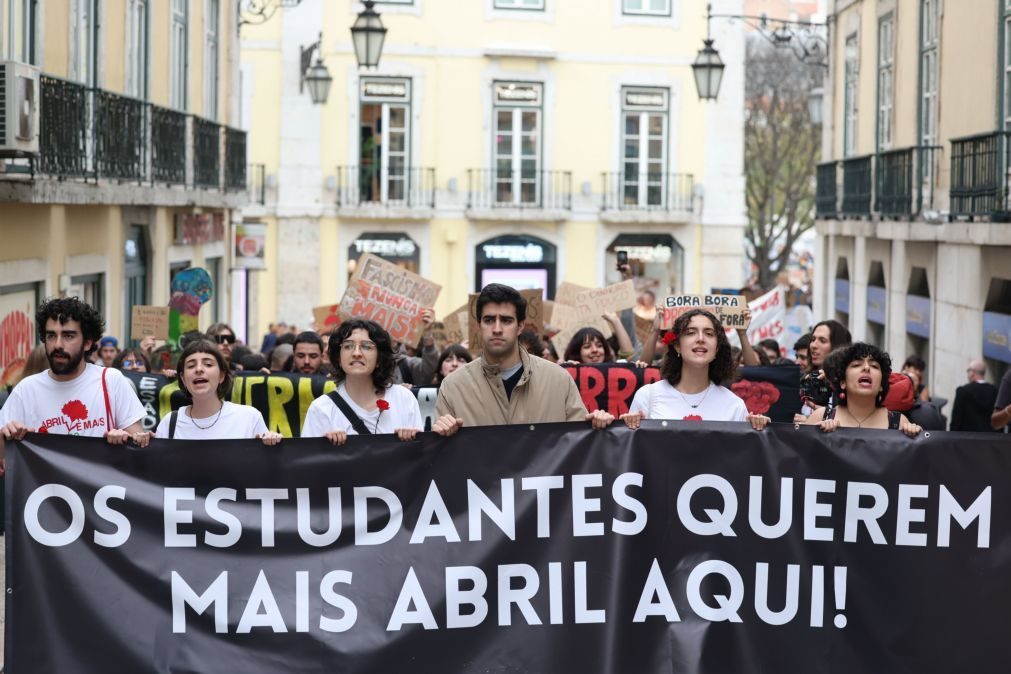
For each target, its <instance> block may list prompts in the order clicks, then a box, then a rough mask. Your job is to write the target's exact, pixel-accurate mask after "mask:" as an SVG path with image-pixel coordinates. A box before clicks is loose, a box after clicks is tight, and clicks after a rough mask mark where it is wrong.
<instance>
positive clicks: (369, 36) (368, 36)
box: [351, 0, 386, 68]
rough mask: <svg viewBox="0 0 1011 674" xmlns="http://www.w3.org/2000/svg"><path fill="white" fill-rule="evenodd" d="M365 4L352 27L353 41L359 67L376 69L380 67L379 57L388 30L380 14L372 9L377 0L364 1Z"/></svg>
mask: <svg viewBox="0 0 1011 674" xmlns="http://www.w3.org/2000/svg"><path fill="white" fill-rule="evenodd" d="M363 4H364V5H365V9H363V10H362V12H361V14H359V15H358V18H357V19H355V23H354V25H353V26H351V41H352V42H353V43H354V46H355V58H356V59H358V67H360V68H375V67H377V66H378V65H379V56H380V55H381V54H382V53H383V40H384V39H385V38H386V28H385V27H384V26H383V22H382V20H381V19H380V18H379V12H377V11H376V10H374V9H372V6H373V5H374V4H375V0H364V2H363Z"/></svg>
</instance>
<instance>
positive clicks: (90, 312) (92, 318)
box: [35, 297, 105, 356]
mask: <svg viewBox="0 0 1011 674" xmlns="http://www.w3.org/2000/svg"><path fill="white" fill-rule="evenodd" d="M50 319H52V320H54V321H56V322H58V323H59V324H60V325H64V324H65V323H66V322H67V321H77V322H78V323H80V324H81V337H83V338H84V341H88V340H91V347H90V348H89V349H87V350H85V352H84V355H85V356H90V355H91V354H93V353H95V350H96V349H97V348H98V340H100V339H101V338H102V333H103V332H105V321H103V320H102V316H101V314H99V313H98V312H97V311H95V309H94V307H92V306H91V305H90V304H88V303H87V302H82V301H81V300H80V299H79V298H77V297H50V298H49V299H47V300H45V301H44V302H43V303H42V305H41V306H40V307H39V309H38V311H36V312H35V334H37V335H38V336H39V341H40V342H42V343H45V341H46V322H47V321H49V320H50Z"/></svg>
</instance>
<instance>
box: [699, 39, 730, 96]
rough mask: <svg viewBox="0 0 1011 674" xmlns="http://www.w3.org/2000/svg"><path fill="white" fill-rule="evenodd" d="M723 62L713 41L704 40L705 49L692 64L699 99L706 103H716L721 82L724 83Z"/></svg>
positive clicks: (703, 48)
mask: <svg viewBox="0 0 1011 674" xmlns="http://www.w3.org/2000/svg"><path fill="white" fill-rule="evenodd" d="M725 67H726V66H724V65H723V60H722V59H721V58H720V53H719V52H718V51H716V49H714V48H713V41H712V40H709V39H706V40H703V47H702V49H700V50H699V53H698V55H697V56H696V57H695V63H693V64H692V74H694V75H695V88H696V89H698V92H699V98H701V99H702V100H704V101H715V100H716V96H717V95H719V93H720V82H721V81H723V69H724V68H725Z"/></svg>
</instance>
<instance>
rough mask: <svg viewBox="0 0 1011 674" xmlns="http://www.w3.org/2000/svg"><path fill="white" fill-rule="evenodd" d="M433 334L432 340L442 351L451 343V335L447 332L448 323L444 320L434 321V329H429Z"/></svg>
mask: <svg viewBox="0 0 1011 674" xmlns="http://www.w3.org/2000/svg"><path fill="white" fill-rule="evenodd" d="M429 334H430V335H431V336H432V341H434V342H435V348H436V349H438V350H439V352H440V353H441V352H442V350H443V349H445V348H446V345H447V344H449V336H448V334H447V333H446V324H445V323H444V322H442V321H433V322H432V329H431V330H430V331H429Z"/></svg>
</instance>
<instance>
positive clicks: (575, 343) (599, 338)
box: [562, 328, 614, 363]
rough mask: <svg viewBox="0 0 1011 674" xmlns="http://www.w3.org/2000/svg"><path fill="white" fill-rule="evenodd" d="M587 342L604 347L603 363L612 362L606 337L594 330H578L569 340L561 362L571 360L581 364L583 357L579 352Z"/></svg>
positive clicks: (611, 353)
mask: <svg viewBox="0 0 1011 674" xmlns="http://www.w3.org/2000/svg"><path fill="white" fill-rule="evenodd" d="M589 340H593V341H596V342H600V343H601V344H603V345H604V362H605V363H611V362H614V351H612V350H611V345H610V344H609V343H608V341H607V337H604V335H603V333H601V332H600V330H597V329H596V328H580V329H579V330H578V331H577V332H576V334H574V335H572V339H570V340H569V344H568V346H566V347H565V355H564V356H563V357H562V360H571V361H574V362H577V363H581V362H583V357H582V354H581V353H580V352H581V351H582V349H583V344H586V342H587V341H589Z"/></svg>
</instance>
